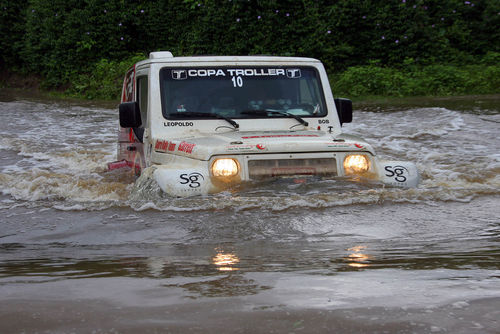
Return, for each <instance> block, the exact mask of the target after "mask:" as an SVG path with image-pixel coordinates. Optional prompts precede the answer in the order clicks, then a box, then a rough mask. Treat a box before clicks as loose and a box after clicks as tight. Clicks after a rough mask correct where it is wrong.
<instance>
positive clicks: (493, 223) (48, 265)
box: [0, 96, 500, 333]
mask: <svg viewBox="0 0 500 334" xmlns="http://www.w3.org/2000/svg"><path fill="white" fill-rule="evenodd" d="M355 108H356V106H355ZM0 113H1V115H2V123H0V129H1V133H2V137H1V138H0V186H1V188H0V189H1V194H0V217H1V218H0V300H1V301H2V303H0V332H1V333H21V332H26V333H35V332H41V333H43V332H51V333H52V332H56V333H70V332H76V333H138V332H140V333H156V332H160V333H163V332H171V333H254V332H269V333H273V332H274V333H313V332H314V333H332V332H349V333H366V332H373V333H375V332H377V333H385V332H387V333H430V332H433V333H434V332H435V333H499V332H500V320H499V319H500V153H499V149H498V148H499V147H500V138H499V136H498V134H499V133H500V131H499V130H500V96H497V97H482V98H461V99H458V98H457V99H433V100H406V101H402V102H400V103H399V102H396V101H393V102H391V104H390V105H388V104H379V105H376V104H364V105H358V106H357V110H355V112H354V121H353V123H352V124H346V125H345V130H346V132H348V133H352V134H357V135H361V136H363V137H364V138H365V139H367V141H368V142H370V143H371V144H372V145H373V147H374V148H375V149H376V151H377V153H378V154H379V155H381V156H383V157H388V158H397V159H400V160H410V161H414V162H416V163H417V166H418V168H419V169H420V171H421V173H422V178H423V179H422V183H421V185H420V187H419V188H418V189H410V190H404V189H396V188H387V187H383V186H381V185H377V184H375V185H370V186H368V185H362V184H355V183H348V182H346V181H342V180H314V181H312V182H307V183H301V184H294V183H288V182H282V181H279V182H275V183H273V184H264V185H256V186H253V187H248V188H246V189H242V190H241V191H239V192H235V193H230V192H224V193H220V194H216V195H211V196H203V197H192V198H187V199H178V198H170V197H168V196H165V195H164V194H162V193H161V192H160V191H159V189H158V188H157V187H155V186H154V185H151V184H144V183H141V182H139V183H138V184H135V185H134V177H133V176H132V175H131V173H130V171H114V172H112V173H109V172H106V171H105V167H106V163H107V162H110V161H113V160H115V154H116V144H115V140H116V127H117V122H118V116H117V108H114V107H113V106H106V105H104V106H103V105H100V106H95V105H90V104H83V103H78V104H75V103H69V102H61V101H47V100H36V99H20V98H12V97H7V96H0Z"/></svg>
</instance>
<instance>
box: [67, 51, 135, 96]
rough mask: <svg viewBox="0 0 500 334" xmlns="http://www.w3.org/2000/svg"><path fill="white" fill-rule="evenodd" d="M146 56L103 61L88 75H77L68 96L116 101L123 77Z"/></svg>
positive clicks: (91, 69) (91, 68) (72, 81)
mask: <svg viewBox="0 0 500 334" xmlns="http://www.w3.org/2000/svg"><path fill="white" fill-rule="evenodd" d="M144 58H145V56H143V55H136V56H133V57H130V58H127V59H126V60H123V61H109V60H107V59H101V60H100V61H98V62H97V63H96V64H94V65H93V66H91V67H90V68H89V71H88V72H86V73H81V74H77V75H75V77H74V78H72V80H71V83H72V84H71V87H70V88H69V90H68V92H67V93H68V95H70V96H74V97H85V98H87V99H108V100H109V99H116V100H118V98H119V97H120V93H121V89H122V83H123V77H124V75H125V73H126V72H127V70H128V69H129V68H130V67H131V66H132V65H134V64H135V63H136V62H138V61H140V60H143V59H144Z"/></svg>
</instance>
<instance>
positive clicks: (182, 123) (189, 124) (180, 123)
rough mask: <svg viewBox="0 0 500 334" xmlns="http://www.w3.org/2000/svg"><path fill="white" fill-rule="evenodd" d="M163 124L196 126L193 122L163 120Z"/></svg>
mask: <svg viewBox="0 0 500 334" xmlns="http://www.w3.org/2000/svg"><path fill="white" fill-rule="evenodd" d="M163 126H194V123H193V122H163Z"/></svg>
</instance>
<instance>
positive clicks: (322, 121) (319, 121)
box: [318, 119, 330, 124]
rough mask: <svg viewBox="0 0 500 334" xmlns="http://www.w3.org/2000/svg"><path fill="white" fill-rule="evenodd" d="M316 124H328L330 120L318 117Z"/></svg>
mask: <svg viewBox="0 0 500 334" xmlns="http://www.w3.org/2000/svg"><path fill="white" fill-rule="evenodd" d="M318 124H330V120H328V119H318Z"/></svg>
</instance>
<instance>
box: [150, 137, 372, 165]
mask: <svg viewBox="0 0 500 334" xmlns="http://www.w3.org/2000/svg"><path fill="white" fill-rule="evenodd" d="M153 149H154V151H156V152H161V153H170V154H175V155H181V156H186V157H190V158H193V159H198V160H209V159H210V158H211V157H212V156H215V155H237V154H263V153H276V154H277V153H298V152H339V151H341V152H343V151H351V152H352V151H354V152H356V151H359V152H370V153H371V154H373V155H374V154H375V152H374V150H373V148H372V147H371V146H370V145H369V144H368V143H366V142H365V141H364V140H362V139H361V138H359V137H356V136H351V135H346V134H341V135H338V136H335V137H334V136H333V135H332V134H330V133H328V132H324V131H294V132H291V131H251V132H240V131H235V132H227V133H223V134H211V135H206V136H200V137H189V138H179V139H155V140H153Z"/></svg>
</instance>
